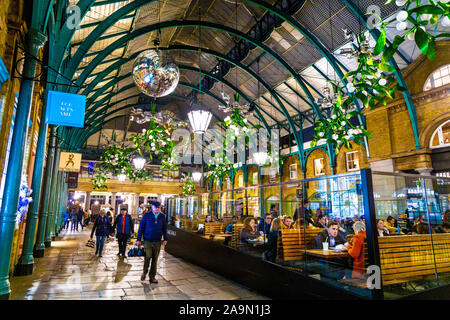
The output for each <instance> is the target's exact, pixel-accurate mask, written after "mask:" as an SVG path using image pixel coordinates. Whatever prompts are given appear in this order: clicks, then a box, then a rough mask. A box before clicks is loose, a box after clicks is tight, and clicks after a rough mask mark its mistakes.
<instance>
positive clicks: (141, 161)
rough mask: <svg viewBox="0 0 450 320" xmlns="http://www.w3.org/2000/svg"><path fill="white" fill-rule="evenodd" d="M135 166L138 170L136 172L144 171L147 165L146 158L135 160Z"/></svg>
mask: <svg viewBox="0 0 450 320" xmlns="http://www.w3.org/2000/svg"><path fill="white" fill-rule="evenodd" d="M133 165H134V167H135V168H136V170H142V169H143V168H144V165H145V159H144V158H140V157H138V158H134V159H133Z"/></svg>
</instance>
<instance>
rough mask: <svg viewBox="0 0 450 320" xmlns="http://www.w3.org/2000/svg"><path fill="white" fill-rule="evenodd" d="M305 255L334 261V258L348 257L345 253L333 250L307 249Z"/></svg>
mask: <svg viewBox="0 0 450 320" xmlns="http://www.w3.org/2000/svg"><path fill="white" fill-rule="evenodd" d="M306 254H308V255H311V256H315V257H319V258H323V259H334V258H346V257H348V252H347V251H335V250H323V249H309V250H306Z"/></svg>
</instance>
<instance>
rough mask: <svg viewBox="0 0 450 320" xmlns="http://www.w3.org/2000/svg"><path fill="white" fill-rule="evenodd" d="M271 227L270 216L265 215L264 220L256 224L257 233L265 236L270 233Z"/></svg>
mask: <svg viewBox="0 0 450 320" xmlns="http://www.w3.org/2000/svg"><path fill="white" fill-rule="evenodd" d="M271 225H272V215H271V214H266V215H265V216H264V219H261V220H260V221H259V224H258V231H259V232H262V233H264V234H265V235H266V237H267V235H268V234H269V233H270V226H271Z"/></svg>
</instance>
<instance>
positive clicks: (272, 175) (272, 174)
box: [269, 169, 277, 183]
mask: <svg viewBox="0 0 450 320" xmlns="http://www.w3.org/2000/svg"><path fill="white" fill-rule="evenodd" d="M276 177H277V172H276V171H275V169H270V172H269V182H270V183H273V182H276Z"/></svg>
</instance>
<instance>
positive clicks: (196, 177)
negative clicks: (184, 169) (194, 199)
mask: <svg viewBox="0 0 450 320" xmlns="http://www.w3.org/2000/svg"><path fill="white" fill-rule="evenodd" d="M201 178H202V173H201V172H198V171H196V172H193V173H192V179H193V180H194V182H200V179H201Z"/></svg>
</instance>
